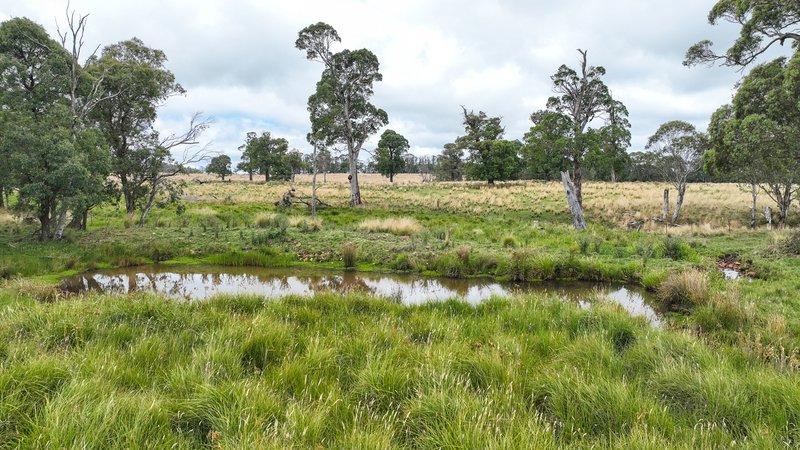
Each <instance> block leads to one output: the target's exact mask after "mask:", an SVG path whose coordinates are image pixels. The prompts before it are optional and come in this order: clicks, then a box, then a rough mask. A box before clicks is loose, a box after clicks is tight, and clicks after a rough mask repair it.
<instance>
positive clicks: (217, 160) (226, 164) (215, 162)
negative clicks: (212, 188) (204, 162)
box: [206, 155, 233, 181]
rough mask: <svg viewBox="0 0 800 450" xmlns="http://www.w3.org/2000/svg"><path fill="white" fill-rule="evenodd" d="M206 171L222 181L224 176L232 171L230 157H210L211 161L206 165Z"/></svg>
mask: <svg viewBox="0 0 800 450" xmlns="http://www.w3.org/2000/svg"><path fill="white" fill-rule="evenodd" d="M206 173H213V174H214V175H216V176H218V177H220V178H222V180H223V181H224V180H225V177H227V176H228V175H231V174H232V173H233V172H231V157H230V156H228V155H219V156H215V157H213V158H211V162H209V163H208V166H206Z"/></svg>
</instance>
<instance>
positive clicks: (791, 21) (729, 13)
mask: <svg viewBox="0 0 800 450" xmlns="http://www.w3.org/2000/svg"><path fill="white" fill-rule="evenodd" d="M799 15H800V5H798V4H797V3H796V2H785V1H779V0H766V1H763V0H720V1H718V2H717V3H716V4H715V5H714V6H713V7H712V8H711V11H710V12H709V13H708V22H709V23H710V24H711V25H716V24H718V23H719V22H723V21H724V22H730V23H732V24H735V25H739V26H740V27H741V29H740V30H739V36H738V37H737V38H736V41H734V43H733V44H732V45H731V46H730V47H729V48H728V49H727V50H726V51H725V53H724V54H718V53H716V52H714V50H712V48H711V47H712V46H713V43H712V42H711V41H709V40H703V41H700V42H698V43H696V44H694V45H692V46H691V47H689V50H687V52H686V58H685V60H684V63H683V64H684V65H687V66H692V65H696V64H708V63H716V62H720V63H721V64H722V65H725V66H741V67H745V66H748V65H750V64H751V63H753V62H754V61H755V60H756V59H757V58H758V57H759V56H761V55H762V54H763V53H765V52H766V51H767V50H769V49H770V48H771V47H772V46H774V45H775V44H778V43H780V45H784V44H785V43H786V41H790V42H792V45H791V46H792V48H795V49H796V48H797V41H798V34H797V17H798V16H799Z"/></svg>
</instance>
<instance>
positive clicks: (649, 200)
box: [184, 173, 795, 234]
mask: <svg viewBox="0 0 800 450" xmlns="http://www.w3.org/2000/svg"><path fill="white" fill-rule="evenodd" d="M184 180H185V181H187V182H188V183H189V185H188V189H187V190H186V195H187V199H188V200H189V201H192V202H204V203H216V202H222V201H226V199H228V200H227V201H228V202H233V203H246V204H251V203H272V202H274V201H277V200H279V199H280V197H281V196H282V195H283V194H284V193H285V192H286V191H287V189H288V188H289V186H290V185H291V186H293V187H294V188H295V189H296V190H297V193H298V195H300V196H310V195H311V176H310V175H298V176H297V177H296V179H295V183H293V184H290V183H268V184H264V182H263V181H262V180H261V179H259V178H258V177H256V178H254V181H253V182H252V183H251V182H249V181H248V177H247V176H246V175H235V176H233V182H232V183H220V182H216V181H218V179H215V178H214V177H212V176H210V175H191V176H187V177H184ZM194 180H202V181H204V182H209V183H208V184H202V185H200V184H196V183H194V182H193V181H194ZM395 180H396V181H395V183H394V184H390V183H389V179H388V178H386V177H383V176H381V175H378V174H361V175H359V181H360V183H361V188H362V196H363V197H364V201H365V203H366V207H368V208H381V209H392V208H398V207H402V208H409V207H412V208H413V207H418V208H433V209H444V210H448V211H451V212H464V213H475V214H480V213H492V212H495V213H499V212H502V211H503V210H514V211H530V212H531V213H532V214H534V215H543V216H552V215H563V216H564V217H567V214H568V213H567V205H566V200H565V197H564V191H563V187H562V185H561V183H560V182H555V181H551V182H544V181H513V182H506V183H497V185H496V186H494V187H490V186H487V185H486V183H482V182H473V181H470V182H423V181H422V177H421V176H420V175H418V174H401V175H398V176H397V177H396V178H395ZM318 183H319V187H318V190H317V193H318V195H319V197H320V198H321V199H323V200H324V201H325V202H327V203H330V204H332V205H336V206H340V205H345V204H346V203H347V201H348V198H349V186H348V183H347V174H338V173H337V174H328V176H327V182H325V183H323V182H322V175H320V176H319V178H318ZM667 187H669V186H668V185H666V184H665V183H640V182H628V183H609V182H587V183H585V184H584V190H583V192H584V194H583V195H584V207H585V209H586V214H587V219H588V220H589V221H590V222H591V221H595V222H602V223H606V224H609V225H615V226H620V227H626V226H627V225H628V224H629V223H630V222H633V221H641V220H645V219H648V218H652V217H657V216H660V215H661V210H662V201H663V196H664V189H665V188H667ZM676 195H677V192H676V190H675V189H674V188H673V189H670V203H671V206H670V208H674V204H675V198H676ZM750 202H751V197H750V193H749V192H746V191H744V190H743V189H742V188H740V187H739V186H738V185H736V184H726V183H692V184H689V187H688V189H687V192H686V198H685V201H684V204H683V209H682V210H681V217H682V219H681V220H680V221H679V222H680V223H681V224H684V225H688V226H686V227H679V228H677V229H673V230H672V232H673V234H682V233H700V234H702V233H715V232H722V231H728V230H730V229H742V228H746V227H747V226H748V225H749V217H750V216H749V214H750ZM766 206H772V202H771V200H770V199H769V198H768V197H767V196H766V195H764V194H763V193H761V194H760V195H759V197H758V210H759V219H760V220H761V222H762V224H765V222H764V219H763V215H762V212H763V210H764V208H765V207H766ZM792 212H793V213H794V212H795V208H793V211H792ZM790 223H793V219H792V218H791V214H790ZM660 227H661V225H659V224H657V223H653V222H648V223H646V224H645V225H644V229H645V230H647V229H650V230H653V229H658V228H660Z"/></svg>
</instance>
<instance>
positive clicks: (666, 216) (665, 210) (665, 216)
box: [661, 189, 669, 223]
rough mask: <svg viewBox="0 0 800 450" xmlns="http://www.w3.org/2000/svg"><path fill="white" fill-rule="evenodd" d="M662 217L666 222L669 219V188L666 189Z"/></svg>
mask: <svg viewBox="0 0 800 450" xmlns="http://www.w3.org/2000/svg"><path fill="white" fill-rule="evenodd" d="M661 218H662V219H664V223H667V220H669V189H664V208H663V209H662V211H661Z"/></svg>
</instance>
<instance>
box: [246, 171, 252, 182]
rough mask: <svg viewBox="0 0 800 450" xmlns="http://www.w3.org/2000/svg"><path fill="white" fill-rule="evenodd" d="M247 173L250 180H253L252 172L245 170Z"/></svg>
mask: <svg viewBox="0 0 800 450" xmlns="http://www.w3.org/2000/svg"><path fill="white" fill-rule="evenodd" d="M247 175H248V176H249V177H250V181H253V172H252V171H250V172H247Z"/></svg>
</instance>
